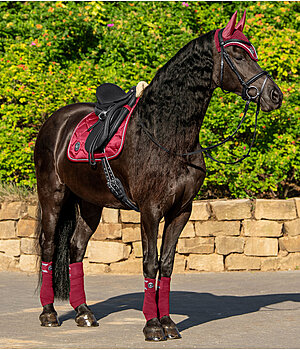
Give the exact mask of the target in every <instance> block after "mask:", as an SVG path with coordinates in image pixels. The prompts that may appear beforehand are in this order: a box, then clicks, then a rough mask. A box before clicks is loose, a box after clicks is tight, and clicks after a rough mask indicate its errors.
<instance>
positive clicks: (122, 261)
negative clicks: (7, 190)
mask: <svg viewBox="0 0 300 350" xmlns="http://www.w3.org/2000/svg"><path fill="white" fill-rule="evenodd" d="M36 225H37V221H36V205H35V204H32V203H26V202H3V203H1V209H0V270H4V271H23V272H36V271H38V269H39V254H40V253H39V248H38V244H37V240H36V238H35V228H36ZM163 226H164V222H161V223H160V225H159V234H158V241H157V246H158V251H159V248H160V245H161V241H162V233H163ZM142 256H143V252H142V243H141V236H140V215H139V214H138V213H136V212H133V211H125V210H114V209H107V208H105V209H104V210H103V215H102V218H101V222H100V224H99V226H98V228H97V230H96V232H95V233H94V235H93V236H92V238H91V240H90V241H89V244H88V248H87V251H86V254H85V258H84V268H85V273H86V274H105V273H110V274H140V273H142ZM298 268H300V198H292V199H288V200H267V199H257V200H250V199H238V200H212V201H195V202H194V203H193V211H192V214H191V217H190V220H189V222H188V223H187V225H186V227H185V228H184V230H183V232H182V234H181V236H180V239H179V241H178V245H177V248H176V256H175V267H174V273H189V272H190V273H191V272H199V271H215V272H220V271H240V270H260V271H271V270H290V269H292V270H294V269H298Z"/></svg>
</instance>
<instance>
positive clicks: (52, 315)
mask: <svg viewBox="0 0 300 350" xmlns="http://www.w3.org/2000/svg"><path fill="white" fill-rule="evenodd" d="M39 318H40V321H41V326H43V327H59V326H60V323H59V321H58V318H57V313H56V311H54V312H42V313H41V314H40V317H39Z"/></svg>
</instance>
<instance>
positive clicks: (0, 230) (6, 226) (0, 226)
mask: <svg viewBox="0 0 300 350" xmlns="http://www.w3.org/2000/svg"><path fill="white" fill-rule="evenodd" d="M16 237H17V232H16V222H15V221H1V222H0V239H9V238H16Z"/></svg>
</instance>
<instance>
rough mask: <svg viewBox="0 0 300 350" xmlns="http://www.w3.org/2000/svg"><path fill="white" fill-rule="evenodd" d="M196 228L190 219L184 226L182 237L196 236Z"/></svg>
mask: <svg viewBox="0 0 300 350" xmlns="http://www.w3.org/2000/svg"><path fill="white" fill-rule="evenodd" d="M195 236H196V234H195V228H194V224H193V223H192V222H191V221H188V222H187V224H186V225H185V226H184V229H183V230H182V232H181V234H180V237H181V238H188V237H195Z"/></svg>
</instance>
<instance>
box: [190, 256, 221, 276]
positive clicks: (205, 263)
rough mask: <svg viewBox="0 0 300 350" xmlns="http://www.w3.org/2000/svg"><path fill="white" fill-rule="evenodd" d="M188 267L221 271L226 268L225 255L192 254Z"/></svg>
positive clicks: (198, 269)
mask: <svg viewBox="0 0 300 350" xmlns="http://www.w3.org/2000/svg"><path fill="white" fill-rule="evenodd" d="M187 267H188V268H189V269H190V270H197V271H207V272H220V271H223V270H224V264H223V256H222V255H218V254H209V255H194V254H191V255H190V256H189V257H188V262H187Z"/></svg>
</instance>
